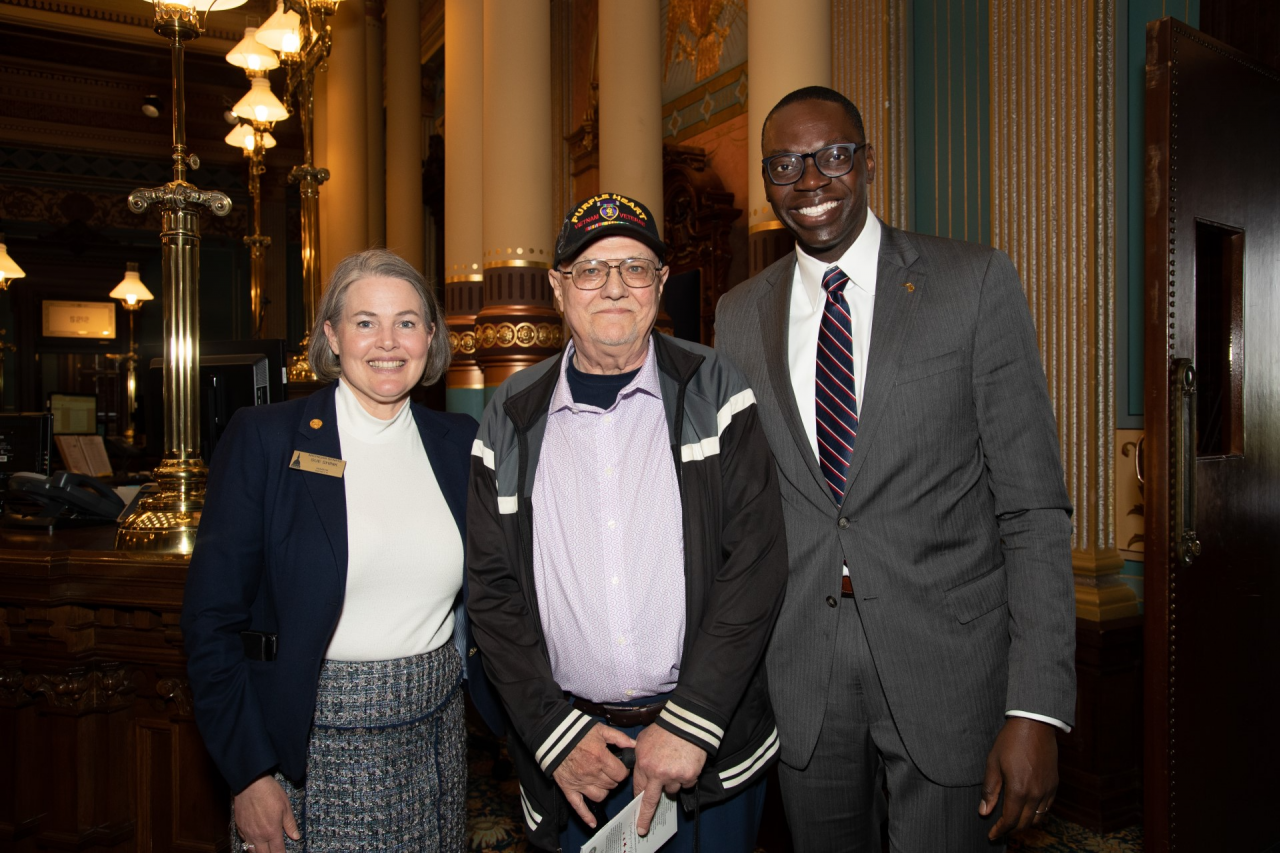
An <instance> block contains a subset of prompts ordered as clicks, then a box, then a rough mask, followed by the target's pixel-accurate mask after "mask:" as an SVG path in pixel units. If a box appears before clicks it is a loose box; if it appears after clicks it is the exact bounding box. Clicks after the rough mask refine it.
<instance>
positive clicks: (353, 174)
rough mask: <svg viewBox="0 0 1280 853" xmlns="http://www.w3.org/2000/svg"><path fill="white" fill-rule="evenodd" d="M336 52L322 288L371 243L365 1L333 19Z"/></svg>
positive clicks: (333, 55)
mask: <svg viewBox="0 0 1280 853" xmlns="http://www.w3.org/2000/svg"><path fill="white" fill-rule="evenodd" d="M330 25H331V26H332V27H333V52H332V53H331V54H330V55H329V72H328V75H327V76H328V78H329V80H328V84H329V88H328V110H327V112H328V118H327V132H328V137H329V152H328V160H327V161H326V165H327V166H328V167H329V171H330V172H331V173H332V177H331V178H330V179H329V183H328V184H326V185H325V191H324V193H322V195H327V196H328V197H329V204H328V205H327V211H326V212H327V213H328V219H329V222H328V225H327V226H326V227H325V228H324V235H325V239H326V240H327V244H326V245H323V246H321V252H320V264H321V269H322V270H323V271H324V286H325V287H327V286H328V284H329V276H330V275H331V274H332V272H333V268H334V267H335V266H337V265H338V262H339V261H341V260H342V259H343V258H345V257H346V256H347V255H350V254H352V253H353V252H360V251H363V250H365V249H367V248H368V247H369V171H368V166H367V165H366V164H367V162H368V158H369V135H368V132H367V131H366V129H365V124H366V116H367V113H366V111H365V91H366V90H365V79H364V78H365V42H364V34H365V13H364V4H363V3H360V2H355V3H339V4H338V11H337V13H336V14H334V16H333V17H332V18H331V19H330Z"/></svg>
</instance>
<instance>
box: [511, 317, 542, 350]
mask: <svg viewBox="0 0 1280 853" xmlns="http://www.w3.org/2000/svg"><path fill="white" fill-rule="evenodd" d="M537 342H538V329H537V327H536V326H534V325H533V324H532V323H521V324H520V325H518V326H516V343H517V344H518V345H520V346H522V347H531V346H533V345H534V344H535V343H537Z"/></svg>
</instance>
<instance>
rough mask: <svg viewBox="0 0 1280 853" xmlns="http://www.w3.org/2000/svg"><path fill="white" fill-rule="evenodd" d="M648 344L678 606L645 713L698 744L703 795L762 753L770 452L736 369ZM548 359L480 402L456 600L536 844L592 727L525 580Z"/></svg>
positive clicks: (771, 729) (767, 732)
mask: <svg viewBox="0 0 1280 853" xmlns="http://www.w3.org/2000/svg"><path fill="white" fill-rule="evenodd" d="M654 353H655V355H656V357H657V359H658V373H659V383H660V385H661V389H662V400H663V403H664V404H665V408H666V415H667V425H668V428H669V430H670V435H671V451H672V455H673V457H674V460H675V467H676V477H677V482H678V483H679V488H680V501H681V506H682V515H683V525H684V552H685V609H686V612H685V624H686V629H685V639H684V648H683V652H682V659H681V662H680V678H679V682H678V683H677V685H676V688H675V690H674V691H673V693H672V695H671V698H670V699H669V700H668V702H667V705H666V707H665V708H664V709H663V711H662V714H661V715H660V716H659V718H658V721H657V725H660V726H662V727H663V728H664V729H666V730H667V731H669V732H671V733H673V734H675V735H678V736H679V737H682V738H684V739H686V740H688V741H690V742H692V743H695V744H697V745H698V746H700V747H702V748H703V749H704V750H706V752H707V763H706V765H705V767H704V769H703V771H702V776H701V777H700V778H699V780H698V784H697V787H696V788H695V789H694V792H686V794H685V804H686V806H691V805H692V804H693V802H694V801H695V798H696V802H697V803H698V804H699V805H700V806H707V805H711V804H713V803H716V802H720V801H722V800H726V799H728V798H729V797H731V796H733V795H734V794H736V793H737V792H739V791H741V790H743V786H745V785H746V784H747V783H749V782H752V781H754V780H756V779H757V778H759V777H760V776H761V775H762V774H763V773H764V771H765V770H766V769H767V768H768V766H769V765H770V764H771V763H772V762H773V761H774V760H775V757H776V755H777V752H778V733H777V729H776V727H775V726H774V720H773V709H772V707H771V706H770V704H769V692H768V687H767V684H766V682H765V672H764V667H763V666H762V665H761V659H762V657H763V654H764V649H765V644H766V643H767V641H768V639H769V633H770V630H771V629H772V627H773V623H774V619H775V618H776V617H777V615H778V610H779V607H780V606H781V602H782V594H783V589H784V587H785V584H786V577H787V546H786V538H785V534H784V532H783V522H782V504H781V499H780V497H779V492H778V481H777V472H776V468H775V465H774V461H773V455H772V453H771V452H770V450H769V445H768V443H767V442H766V440H765V436H764V430H763V429H762V427H761V425H760V421H759V418H758V416H757V412H756V406H755V396H754V395H753V394H752V392H751V389H750V388H749V387H748V386H747V383H746V380H745V379H744V378H743V376H742V374H741V373H739V372H738V370H737V369H736V368H734V367H733V366H732V365H730V364H729V363H728V362H727V361H725V359H724V358H723V357H721V356H718V355H717V354H716V353H715V351H714V350H711V349H708V348H707V347H704V346H700V345H698V344H692V343H688V342H686V341H680V340H676V339H674V338H670V337H667V336H665V335H661V334H656V333H655V335H654ZM561 358H563V354H561V355H559V356H555V357H553V358H550V359H547V360H546V361H543V362H541V363H539V364H537V365H534V366H533V367H530V368H527V369H525V370H523V371H521V372H520V373H517V374H516V375H515V376H513V377H511V378H510V379H509V380H507V381H506V382H505V383H504V384H503V385H502V387H501V388H499V389H498V392H497V394H495V395H494V398H493V400H492V401H491V402H490V403H489V405H488V406H487V407H486V408H485V412H484V418H483V419H482V421H481V423H480V432H479V435H478V437H477V439H476V442H475V445H474V446H473V448H472V460H471V494H470V498H469V501H468V511H467V572H468V584H469V597H468V601H467V609H468V612H469V614H470V616H471V623H472V628H473V630H474V632H475V638H476V641H477V643H478V644H479V646H480V649H481V651H483V653H484V662H485V669H486V671H487V672H488V674H489V678H490V680H491V681H492V683H493V685H494V687H496V688H497V690H498V693H499V695H500V696H501V697H502V700H503V704H504V705H505V706H506V709H507V712H508V713H509V714H510V716H511V723H512V729H513V730H514V731H513V734H514V735H515V736H514V737H511V738H508V747H509V749H510V751H511V756H512V760H513V762H514V763H515V766H516V770H517V773H518V774H519V778H520V788H521V799H522V802H523V806H524V817H525V822H526V823H527V825H528V830H529V837H530V840H531V841H533V843H534V844H536V845H538V846H540V847H544V848H548V849H554V848H555V847H556V846H557V839H558V834H559V832H560V829H561V827H563V826H564V825H565V821H566V820H567V819H568V815H569V805H568V803H567V801H566V800H565V799H564V796H563V794H562V793H561V791H560V789H559V786H557V785H556V783H555V781H554V779H553V778H552V775H551V774H552V773H553V772H554V771H555V769H556V767H558V766H559V765H560V762H561V761H563V760H564V758H565V757H566V756H567V755H568V754H569V753H570V752H571V751H572V750H573V748H574V746H576V745H577V744H578V742H579V741H580V740H582V738H583V737H585V736H586V734H587V732H588V731H589V730H590V728H591V724H592V718H591V717H589V716H587V715H585V714H583V713H582V712H580V711H578V710H576V709H575V708H574V707H573V706H572V705H571V704H570V702H569V701H568V700H567V699H566V698H565V693H564V691H562V690H561V689H560V686H559V685H558V684H556V681H555V679H554V678H553V677H552V674H551V662H550V659H549V657H548V654H547V646H546V641H545V638H544V637H543V635H542V625H541V621H540V619H539V611H538V595H537V590H536V589H535V588H534V579H533V510H534V509H535V508H534V507H532V506H531V505H530V503H531V502H530V495H532V493H533V483H534V474H535V471H536V469H537V464H538V456H539V454H540V452H541V448H542V436H543V433H544V431H545V430H546V425H547V413H548V409H549V408H550V404H551V397H552V393H553V392H554V390H555V386H556V382H557V381H558V380H559V377H560V360H561ZM623 784H630V782H629V781H628V782H624V783H623Z"/></svg>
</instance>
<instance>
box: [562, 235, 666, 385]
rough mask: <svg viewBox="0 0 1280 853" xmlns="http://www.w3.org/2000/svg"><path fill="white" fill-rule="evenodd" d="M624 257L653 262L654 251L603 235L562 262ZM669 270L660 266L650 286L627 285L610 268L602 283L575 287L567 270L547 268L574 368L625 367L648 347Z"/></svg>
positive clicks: (610, 369)
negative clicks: (567, 333)
mask: <svg viewBox="0 0 1280 853" xmlns="http://www.w3.org/2000/svg"><path fill="white" fill-rule="evenodd" d="M627 258H648V259H649V260H651V261H653V262H654V263H655V264H657V263H658V256H657V255H655V254H654V252H653V250H652V249H650V248H649V247H648V246H646V245H645V244H643V243H641V242H640V241H639V240H634V239H632V238H631V237H606V238H604V239H603V240H597V241H596V242H595V243H592V244H591V245H590V246H588V247H587V248H586V249H584V250H583V251H582V253H581V254H579V255H578V257H576V258H574V259H573V261H572V262H571V263H568V262H567V263H565V264H563V265H562V266H564V267H565V268H566V269H567V268H568V267H569V266H571V264H572V263H578V262H580V261H585V260H603V261H609V262H610V263H615V264H616V263H617V262H618V261H622V260H626V259H627ZM670 272H671V270H670V268H668V267H662V268H661V269H660V270H658V278H657V281H656V282H655V283H654V284H653V285H651V286H649V287H628V286H627V285H625V284H623V283H622V276H621V275H619V273H618V271H617V270H611V271H610V272H609V280H608V281H607V282H606V283H605V285H604V287H602V288H600V289H599V290H579V289H578V287H577V286H576V285H575V284H574V283H573V282H572V281H571V280H570V277H569V274H568V273H567V272H561V271H559V270H551V272H550V278H551V288H552V290H554V291H555V294H556V301H557V302H558V303H559V304H560V307H561V310H563V311H564V319H565V322H566V323H568V324H569V331H570V332H572V333H573V345H574V348H575V349H576V350H577V355H578V368H579V369H580V370H583V371H585V372H588V373H603V372H614V371H627V370H632V369H634V368H635V367H638V366H639V365H640V364H642V363H643V362H644V357H645V355H646V354H647V353H648V351H649V331H650V330H651V329H652V328H653V323H654V321H655V320H656V319H657V318H658V302H659V300H660V299H661V297H662V287H663V285H664V284H666V282H667V276H668V275H669V274H670ZM637 358H638V360H637Z"/></svg>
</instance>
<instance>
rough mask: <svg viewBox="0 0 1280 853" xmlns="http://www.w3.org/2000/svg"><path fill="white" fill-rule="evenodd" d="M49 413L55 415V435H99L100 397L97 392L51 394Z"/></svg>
mask: <svg viewBox="0 0 1280 853" xmlns="http://www.w3.org/2000/svg"><path fill="white" fill-rule="evenodd" d="M49 414H51V415H53V434H54V435H97V434H98V397H97V395H96V394H64V393H61V392H54V393H51V394H50V395H49Z"/></svg>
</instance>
